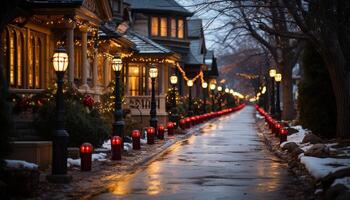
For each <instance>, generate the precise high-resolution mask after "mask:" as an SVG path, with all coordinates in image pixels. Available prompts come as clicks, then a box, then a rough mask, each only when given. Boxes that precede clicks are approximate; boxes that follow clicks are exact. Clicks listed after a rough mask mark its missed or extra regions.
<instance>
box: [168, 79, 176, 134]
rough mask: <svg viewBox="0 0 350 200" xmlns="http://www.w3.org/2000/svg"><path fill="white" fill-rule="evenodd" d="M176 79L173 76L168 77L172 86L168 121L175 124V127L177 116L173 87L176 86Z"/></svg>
mask: <svg viewBox="0 0 350 200" xmlns="http://www.w3.org/2000/svg"><path fill="white" fill-rule="evenodd" d="M177 81H178V78H177V76H176V75H175V74H173V75H172V76H170V83H171V85H172V90H173V91H172V94H171V95H172V97H171V101H172V102H171V104H172V105H171V107H172V108H171V115H170V121H172V122H175V126H176V127H177V125H178V115H177V108H176V92H175V87H176V84H177Z"/></svg>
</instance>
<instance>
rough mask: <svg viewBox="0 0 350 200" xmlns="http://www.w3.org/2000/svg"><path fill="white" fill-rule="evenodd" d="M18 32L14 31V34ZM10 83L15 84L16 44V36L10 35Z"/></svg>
mask: <svg viewBox="0 0 350 200" xmlns="http://www.w3.org/2000/svg"><path fill="white" fill-rule="evenodd" d="M15 34H16V33H15V32H13V35H15ZM10 84H11V85H14V84H15V44H14V37H10Z"/></svg>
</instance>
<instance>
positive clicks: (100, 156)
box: [67, 153, 107, 167]
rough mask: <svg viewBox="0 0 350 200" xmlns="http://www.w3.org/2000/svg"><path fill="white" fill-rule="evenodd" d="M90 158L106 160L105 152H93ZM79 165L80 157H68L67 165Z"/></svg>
mask: <svg viewBox="0 0 350 200" xmlns="http://www.w3.org/2000/svg"><path fill="white" fill-rule="evenodd" d="M91 159H92V161H100V162H103V161H106V160H107V154H105V153H93V154H92V155H91ZM80 165H81V160H80V158H78V159H73V158H68V159H67V166H68V167H71V166H76V167H80Z"/></svg>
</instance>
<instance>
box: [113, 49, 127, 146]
mask: <svg viewBox="0 0 350 200" xmlns="http://www.w3.org/2000/svg"><path fill="white" fill-rule="evenodd" d="M122 67H123V62H122V59H121V58H120V56H119V55H116V56H114V58H113V59H112V69H113V71H114V72H115V88H114V92H115V109H114V123H113V133H112V135H113V136H116V135H117V136H119V137H120V138H122V145H121V146H122V149H123V148H124V124H125V123H124V120H123V110H122V99H121V87H122V85H121V82H120V74H121V70H122Z"/></svg>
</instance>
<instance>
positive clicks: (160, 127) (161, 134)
mask: <svg viewBox="0 0 350 200" xmlns="http://www.w3.org/2000/svg"><path fill="white" fill-rule="evenodd" d="M164 130H165V128H164V126H163V125H161V124H160V125H158V131H157V137H158V139H160V140H164Z"/></svg>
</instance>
